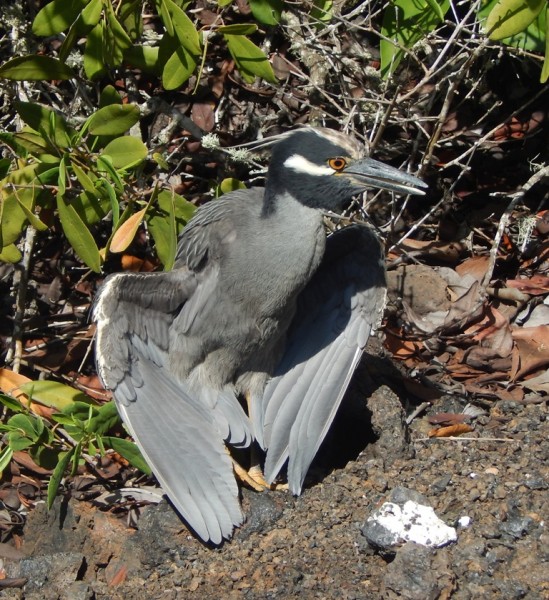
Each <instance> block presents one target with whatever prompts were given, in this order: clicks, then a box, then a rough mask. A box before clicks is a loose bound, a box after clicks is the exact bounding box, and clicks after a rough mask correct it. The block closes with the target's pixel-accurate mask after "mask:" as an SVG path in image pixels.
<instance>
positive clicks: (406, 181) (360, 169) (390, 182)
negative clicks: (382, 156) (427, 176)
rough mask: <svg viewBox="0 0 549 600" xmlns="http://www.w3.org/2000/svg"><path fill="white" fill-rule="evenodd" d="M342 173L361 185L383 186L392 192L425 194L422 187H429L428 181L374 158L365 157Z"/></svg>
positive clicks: (382, 187)
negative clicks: (425, 181)
mask: <svg viewBox="0 0 549 600" xmlns="http://www.w3.org/2000/svg"><path fill="white" fill-rule="evenodd" d="M342 175H346V176H347V177H349V178H350V179H352V180H353V181H354V182H355V183H357V184H358V185H360V186H364V187H365V188H366V187H373V188H381V189H382V190H390V191H391V192H400V193H402V194H416V195H419V196H423V195H424V194H425V192H424V191H423V190H422V189H420V188H426V187H428V186H427V184H426V183H424V182H423V181H421V179H418V178H417V177H414V176H413V175H409V174H408V173H404V172H403V171H399V170H398V169H395V168H394V167H390V166H389V165H386V164H383V163H381V162H378V161H377V160H373V159H372V158H363V159H361V160H357V161H356V162H355V163H353V164H351V165H349V166H348V167H347V168H346V169H345V170H344V171H343V172H342Z"/></svg>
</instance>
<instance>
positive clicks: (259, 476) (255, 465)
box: [232, 393, 288, 492]
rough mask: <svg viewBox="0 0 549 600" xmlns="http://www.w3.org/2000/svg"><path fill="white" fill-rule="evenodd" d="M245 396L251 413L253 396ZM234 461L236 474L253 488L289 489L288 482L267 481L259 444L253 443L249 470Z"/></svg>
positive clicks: (246, 394)
mask: <svg viewBox="0 0 549 600" xmlns="http://www.w3.org/2000/svg"><path fill="white" fill-rule="evenodd" d="M244 397H245V398H246V404H247V406H248V415H249V414H251V412H250V408H251V406H250V404H251V397H250V394H249V393H245V394H244ZM232 461H233V469H234V471H235V474H236V476H237V477H239V478H240V480H241V481H242V482H244V483H246V484H248V485H249V486H250V487H251V488H252V489H254V490H256V491H258V492H262V491H264V490H283V489H288V484H281V483H267V480H266V479H265V477H264V475H263V469H262V468H261V457H260V452H259V447H258V446H257V444H253V445H252V447H251V449H250V468H249V469H248V470H246V469H245V468H244V467H243V466H242V465H240V464H239V463H238V462H237V461H236V460H235V459H234V458H232Z"/></svg>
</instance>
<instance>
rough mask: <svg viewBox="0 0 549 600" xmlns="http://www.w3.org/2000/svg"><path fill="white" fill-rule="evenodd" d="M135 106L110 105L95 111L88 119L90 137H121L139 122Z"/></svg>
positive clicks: (137, 109)
mask: <svg viewBox="0 0 549 600" xmlns="http://www.w3.org/2000/svg"><path fill="white" fill-rule="evenodd" d="M139 116H140V115H139V108H138V107H137V106H135V104H110V105H109V106H105V107H103V108H100V109H99V110H98V111H96V112H95V113H94V114H93V115H92V116H91V117H90V118H89V119H88V127H89V131H90V133H91V134H92V135H121V134H123V133H125V132H126V131H128V129H130V128H131V127H133V126H134V125H135V124H136V123H137V122H138V121H139Z"/></svg>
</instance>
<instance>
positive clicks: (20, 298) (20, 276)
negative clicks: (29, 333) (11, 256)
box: [6, 225, 36, 373]
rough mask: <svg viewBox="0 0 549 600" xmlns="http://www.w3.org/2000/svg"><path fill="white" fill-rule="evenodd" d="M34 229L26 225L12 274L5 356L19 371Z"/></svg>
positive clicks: (13, 368)
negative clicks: (11, 307)
mask: <svg viewBox="0 0 549 600" xmlns="http://www.w3.org/2000/svg"><path fill="white" fill-rule="evenodd" d="M35 234H36V229H35V228H34V227H33V226H32V225H28V226H27V231H26V233H25V242H24V249H23V258H22V259H21V262H20V263H19V264H18V265H17V267H16V272H15V275H14V278H13V279H14V287H17V295H16V300H15V315H14V317H13V336H12V345H11V347H10V349H9V351H8V354H7V356H6V363H8V364H9V363H10V362H13V365H12V370H13V371H14V372H15V373H19V368H20V366H21V358H22V356H23V320H24V318H25V305H26V302H27V288H28V285H29V269H30V259H31V256H32V249H33V246H34V236H35Z"/></svg>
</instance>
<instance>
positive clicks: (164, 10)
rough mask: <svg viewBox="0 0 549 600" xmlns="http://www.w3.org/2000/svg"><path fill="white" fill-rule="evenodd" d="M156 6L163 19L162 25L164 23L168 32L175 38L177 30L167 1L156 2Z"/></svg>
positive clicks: (159, 0) (158, 0) (157, 0)
mask: <svg viewBox="0 0 549 600" xmlns="http://www.w3.org/2000/svg"><path fill="white" fill-rule="evenodd" d="M156 6H157V8H158V13H159V14H160V18H161V19H162V23H164V27H165V28H166V32H167V33H168V35H169V36H170V37H173V36H174V35H175V30H174V26H173V21H172V17H171V15H170V11H169V10H168V5H167V3H166V0H156Z"/></svg>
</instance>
